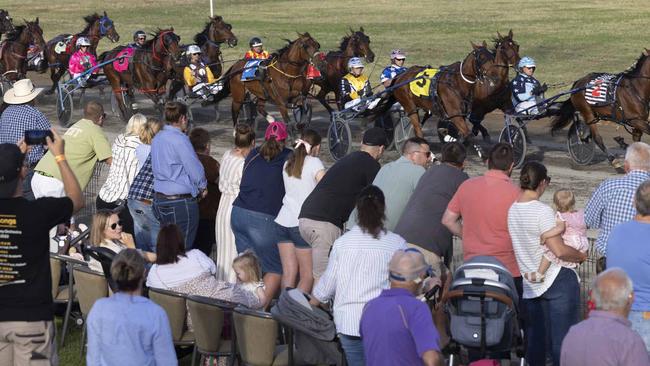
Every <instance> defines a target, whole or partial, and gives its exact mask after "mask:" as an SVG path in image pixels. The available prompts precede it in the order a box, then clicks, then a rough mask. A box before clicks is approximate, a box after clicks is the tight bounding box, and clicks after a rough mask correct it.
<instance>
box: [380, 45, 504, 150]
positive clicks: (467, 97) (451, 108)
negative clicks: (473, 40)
mask: <svg viewBox="0 0 650 366" xmlns="http://www.w3.org/2000/svg"><path fill="white" fill-rule="evenodd" d="M472 47H473V49H472V51H471V52H470V53H469V54H468V55H467V56H466V57H465V59H464V60H463V61H461V62H456V63H454V64H451V65H448V66H442V67H441V68H440V70H439V71H438V75H437V80H436V81H435V86H434V87H435V89H434V91H435V92H434V93H432V94H434V95H432V96H422V97H418V96H416V95H414V94H413V93H412V92H411V89H410V87H409V82H408V81H409V80H413V79H415V78H416V75H417V74H418V73H420V72H421V71H423V70H425V69H426V67H423V66H412V67H410V68H409V69H408V70H407V71H406V72H404V73H402V74H400V75H398V76H397V77H395V79H394V81H393V85H395V89H393V91H392V96H391V99H389V101H388V103H383V105H385V106H388V107H390V106H391V105H392V104H393V103H394V101H397V102H399V103H400V104H401V105H402V107H403V108H404V110H405V111H406V114H407V115H408V117H409V119H410V120H411V125H412V126H413V131H414V132H415V135H416V136H419V137H423V133H422V126H421V124H420V117H419V115H418V108H419V109H423V110H425V111H427V112H429V113H432V114H434V115H437V116H438V117H439V118H440V120H441V121H451V122H452V124H453V126H454V127H455V128H456V129H457V130H458V132H459V135H460V137H461V138H463V139H464V140H465V141H467V140H468V139H469V137H470V130H469V128H468V127H467V124H466V123H465V117H466V116H467V114H468V112H469V109H470V107H471V103H472V95H473V92H474V88H475V86H476V84H477V82H480V81H483V82H485V80H487V78H488V77H492V76H491V75H492V73H494V72H495V71H494V68H495V67H494V65H495V57H494V56H493V55H492V53H490V51H489V50H488V49H487V48H486V45H485V43H484V45H483V46H477V45H474V44H472ZM500 62H505V61H503V60H502V61H500ZM393 98H394V99H393ZM383 112H384V111H381V110H378V111H376V112H375V113H378V114H379V113H383ZM446 133H447V132H446V131H445V132H444V134H446ZM479 153H480V151H479Z"/></svg>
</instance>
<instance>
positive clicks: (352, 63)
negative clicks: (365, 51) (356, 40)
mask: <svg viewBox="0 0 650 366" xmlns="http://www.w3.org/2000/svg"><path fill="white" fill-rule="evenodd" d="M355 67H365V66H364V64H363V61H361V58H360V57H352V58H351V59H350V60H349V61H348V69H353V68H355Z"/></svg>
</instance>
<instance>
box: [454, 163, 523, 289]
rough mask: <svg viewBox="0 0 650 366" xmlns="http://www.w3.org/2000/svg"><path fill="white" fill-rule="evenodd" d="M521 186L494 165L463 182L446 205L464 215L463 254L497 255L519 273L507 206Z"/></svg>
mask: <svg viewBox="0 0 650 366" xmlns="http://www.w3.org/2000/svg"><path fill="white" fill-rule="evenodd" d="M519 192H520V190H519V188H518V187H517V186H515V185H514V184H513V183H512V181H511V180H510V177H508V176H507V175H506V174H505V173H504V172H503V171H501V170H495V169H491V170H488V171H487V172H486V173H485V174H484V175H483V176H481V177H475V178H471V179H468V180H466V181H465V182H463V183H462V184H461V185H460V187H458V191H456V194H455V195H454V197H453V198H452V199H451V201H450V202H449V205H447V209H448V210H449V211H451V212H453V213H455V214H460V216H461V217H462V219H463V256H464V259H465V260H468V259H470V258H472V257H475V256H477V255H489V256H493V257H495V258H497V259H498V260H499V261H501V263H503V265H504V266H505V267H506V268H507V269H508V270H509V271H510V273H512V276H513V277H519V276H521V274H520V273H519V266H517V260H516V259H515V252H514V250H513V249H512V240H511V239H510V233H509V232H508V210H509V209H510V206H512V204H513V203H514V202H515V201H516V200H517V198H518V197H519Z"/></svg>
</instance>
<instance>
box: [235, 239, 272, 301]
mask: <svg viewBox="0 0 650 366" xmlns="http://www.w3.org/2000/svg"><path fill="white" fill-rule="evenodd" d="M232 269H233V270H234V271H235V273H236V274H237V284H236V287H238V288H239V289H241V290H243V292H246V293H249V294H252V295H254V296H255V297H257V299H259V303H260V304H261V305H262V307H263V306H264V305H266V293H265V292H264V282H262V274H261V272H262V271H261V269H260V263H259V260H258V259H257V257H256V256H255V254H254V253H253V252H252V251H250V250H246V251H244V252H243V253H241V254H240V255H238V256H237V258H235V260H234V261H233V262H232Z"/></svg>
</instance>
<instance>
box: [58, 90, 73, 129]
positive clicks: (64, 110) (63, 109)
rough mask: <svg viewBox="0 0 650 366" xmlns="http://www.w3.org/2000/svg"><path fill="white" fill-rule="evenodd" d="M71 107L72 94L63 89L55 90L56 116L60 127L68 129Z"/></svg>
mask: <svg viewBox="0 0 650 366" xmlns="http://www.w3.org/2000/svg"><path fill="white" fill-rule="evenodd" d="M73 107H74V106H73V102H72V94H70V93H68V91H67V89H65V88H64V87H61V86H60V87H58V88H56V116H57V118H58V119H59V123H60V124H61V126H65V127H68V123H69V122H70V117H71V116H72V111H73Z"/></svg>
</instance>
